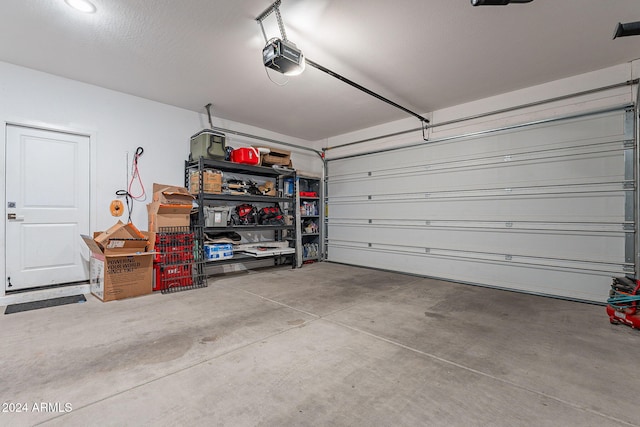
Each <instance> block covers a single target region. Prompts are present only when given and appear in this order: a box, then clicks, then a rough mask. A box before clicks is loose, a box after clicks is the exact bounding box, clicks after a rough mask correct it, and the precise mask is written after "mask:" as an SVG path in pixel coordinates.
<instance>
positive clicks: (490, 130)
mask: <svg viewBox="0 0 640 427" xmlns="http://www.w3.org/2000/svg"><path fill="white" fill-rule="evenodd" d="M633 107H634V104H624V105H619V106H615V107H610V108H605V109H602V110H595V111H587V112H584V113H578V114H571V115H567V116H561V117H553V118H550V119H542V120H536V121H532V122H527V123H520V124H517V125H510V126H504V127H501V128H496V129H487V130H481V131H477V132H470V133H466V134H462V135H454V136H446V137H443V138H438V139H433V140H431V141H429V142H430V143H435V142H445V141H451V140H454V139H461V138H469V137H473V136H480V135H485V134H489V133H494V132H500V131H505V130H513V129H519V128H523V127H527V126H533V125H540V124H545V123H553V122H556V121H559V120H567V119H577V118H580V117H588V116H592V115H595V114H605V113H610V112H613V111H620V110H626V109H628V108H633ZM420 145H422V143H411V144H407V145H402V146H397V147H390V148H382V149H379V150H373V151H367V152H364V153H357V154H348V155H345V156H338V157H332V158H331V159H329V160H341V159H349V158H353V157H360V156H366V155H368V154H376V153H384V152H387V151H393V150H399V149H403V148H411V147H417V146H420Z"/></svg>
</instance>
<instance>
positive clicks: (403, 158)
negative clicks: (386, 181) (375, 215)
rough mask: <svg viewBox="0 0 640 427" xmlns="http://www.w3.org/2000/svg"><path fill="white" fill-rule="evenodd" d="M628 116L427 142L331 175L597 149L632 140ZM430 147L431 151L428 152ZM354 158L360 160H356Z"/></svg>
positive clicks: (334, 165)
mask: <svg viewBox="0 0 640 427" xmlns="http://www.w3.org/2000/svg"><path fill="white" fill-rule="evenodd" d="M624 123H625V117H624V114H618V113H613V114H604V115H602V116H600V117H589V118H580V119H572V120H566V121H563V122H558V123H555V124H550V125H545V126H538V127H530V128H528V129H523V128H520V129H515V130H511V131H505V132H501V133H497V134H490V135H486V136H482V137H481V138H482V142H481V143H477V141H478V140H479V138H477V137H466V138H459V139H456V140H453V141H445V142H425V143H424V144H423V145H419V146H416V147H410V148H406V149H402V150H397V151H389V152H383V153H375V154H369V155H366V156H360V157H366V161H365V162H359V163H358V164H352V162H347V163H345V162H331V176H332V177H333V178H340V177H341V176H349V175H357V174H363V173H364V174H366V173H367V172H370V171H378V172H384V171H386V170H388V169H393V168H398V167H400V168H405V169H406V168H410V167H412V166H415V167H418V168H419V167H422V166H423V165H430V164H440V163H445V164H446V163H448V162H464V161H465V160H466V161H471V162H477V161H479V159H484V158H487V157H489V158H490V157H496V156H502V155H516V156H517V155H524V156H525V157H526V155H527V153H528V155H532V154H535V153H554V152H557V155H558V156H560V155H562V154H563V153H562V151H571V150H576V149H577V150H579V151H581V150H593V149H594V148H595V149H597V148H598V147H602V146H606V145H608V144H611V143H613V144H615V143H618V145H619V143H620V142H621V141H624V140H625V139H627V138H628V135H626V134H625V125H624ZM427 146H428V147H429V150H428V152H427V151H425V150H424V148H425V147H427ZM354 159H356V158H355V157H354Z"/></svg>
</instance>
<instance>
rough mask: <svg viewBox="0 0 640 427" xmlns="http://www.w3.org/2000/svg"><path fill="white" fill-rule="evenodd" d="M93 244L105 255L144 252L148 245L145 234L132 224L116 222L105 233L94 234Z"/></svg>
mask: <svg viewBox="0 0 640 427" xmlns="http://www.w3.org/2000/svg"><path fill="white" fill-rule="evenodd" d="M93 240H94V242H95V243H96V244H97V245H98V246H99V248H100V250H101V251H102V252H104V253H105V254H106V255H117V254H129V253H135V252H145V251H147V250H148V247H149V245H150V242H149V239H148V238H147V236H146V235H145V234H143V233H142V232H141V231H140V230H138V229H137V228H136V227H135V225H133V224H132V223H128V224H125V223H123V222H122V221H118V222H117V223H116V224H115V225H113V226H112V227H110V228H109V229H107V230H106V231H103V232H99V233H95V235H94V236H93Z"/></svg>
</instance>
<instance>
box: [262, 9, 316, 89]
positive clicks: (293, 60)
mask: <svg viewBox="0 0 640 427" xmlns="http://www.w3.org/2000/svg"><path fill="white" fill-rule="evenodd" d="M280 3H281V0H277V1H276V2H274V3H273V4H272V5H271V6H269V7H268V8H266V9H265V10H264V12H262V13H261V14H260V15H258V17H257V18H256V21H258V24H260V29H261V30H262V35H263V36H264V41H265V42H266V43H267V44H266V46H265V47H264V48H263V49H262V62H263V63H264V66H265V67H268V68H271V69H272V70H276V71H278V72H280V73H282V74H285V75H287V76H297V75H298V74H301V73H302V72H303V71H304V68H305V60H304V54H303V53H302V51H301V50H300V49H298V48H297V47H296V44H295V43H293V42H292V41H289V40H288V39H287V33H286V31H285V29H284V24H283V23H282V16H281V15H280ZM272 13H275V15H276V19H277V20H278V28H279V29H280V36H281V37H282V38H281V39H280V38H277V37H274V38H272V39H267V33H266V32H265V31H264V26H263V25H262V21H263V20H264V19H265V18H266V17H267V16H269V15H271V14H272Z"/></svg>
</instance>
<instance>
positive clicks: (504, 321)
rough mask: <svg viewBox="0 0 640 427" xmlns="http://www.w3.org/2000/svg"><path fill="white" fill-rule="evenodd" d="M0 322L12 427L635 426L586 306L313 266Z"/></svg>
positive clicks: (629, 384)
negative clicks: (165, 426) (22, 410)
mask: <svg viewBox="0 0 640 427" xmlns="http://www.w3.org/2000/svg"><path fill="white" fill-rule="evenodd" d="M1 319H2V320H1V321H0V341H1V342H2V346H1V348H0V394H1V400H2V402H3V408H1V409H2V410H3V412H2V413H0V425H6V426H19V425H40V424H42V425H46V426H88V425H112V426H125V425H131V426H143V425H149V426H158V425H189V426H193V425H203V426H212V425H229V426H245V425H265V426H287V425H302V426H306V425H309V426H326V425H336V426H342V425H351V426H372V425H373V426H423V425H424V426H528V425H531V426H546V425H548V426H619V425H634V426H635V425H640V364H639V363H638V361H639V359H640V332H638V331H635V330H632V329H630V328H628V327H624V326H612V325H610V324H609V321H608V319H607V317H606V314H605V311H604V307H602V306H596V305H588V304H580V303H572V302H567V301H561V300H555V299H550V298H541V297H535V296H531V295H523V294H517V293H511V292H504V291H499V290H492V289H486V288H480V287H472V286H465V285H458V284H452V283H446V282H440V281H436V280H430V279H424V278H417V277H412V276H405V275H401V274H395V273H389V272H380V271H374V270H369V269H363V268H356V267H349V266H344V265H338V264H331V263H320V264H314V265H309V266H305V267H304V268H302V269H298V270H291V269H290V268H275V269H269V270H262V271H259V272H252V273H248V274H240V275H234V276H227V277H223V278H216V279H213V278H212V279H210V280H209V287H208V288H204V289H196V290H191V291H187V292H180V293H175V294H170V295H159V294H158V295H150V296H145V297H140V298H134V299H129V300H123V301H116V302H109V303H101V302H100V301H98V300H97V299H96V298H94V297H92V296H90V295H88V296H87V302H86V303H83V304H74V305H67V306H60V307H55V308H47V309H41V310H35V311H30V312H24V313H16V314H11V315H3V316H2V318H1ZM8 402H12V403H14V405H13V410H15V409H16V408H15V404H20V405H24V404H26V412H20V413H16V412H6V411H10V410H11V409H12V407H10V405H8ZM42 402H44V403H45V404H47V403H48V404H51V405H48V407H47V408H45V409H48V411H49V412H47V411H34V405H36V407H38V408H42V407H41V406H39V405H40V404H41V403H42ZM67 404H68V405H67ZM65 405H66V406H65ZM45 406H47V405H45ZM21 408H22V409H24V408H25V406H21ZM69 409H71V411H70V412H65V410H69Z"/></svg>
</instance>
